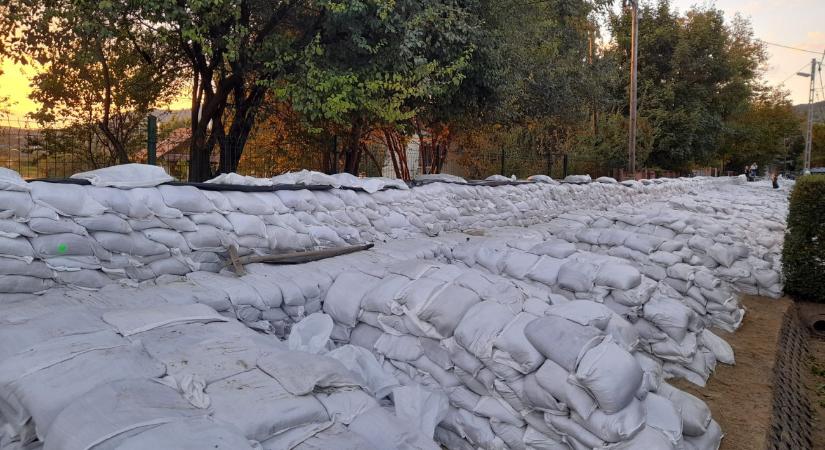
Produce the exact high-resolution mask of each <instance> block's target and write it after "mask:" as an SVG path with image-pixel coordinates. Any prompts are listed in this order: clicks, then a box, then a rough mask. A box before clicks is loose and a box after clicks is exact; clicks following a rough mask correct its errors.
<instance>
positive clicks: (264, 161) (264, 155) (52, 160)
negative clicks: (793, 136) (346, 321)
mask: <svg viewBox="0 0 825 450" xmlns="http://www.w3.org/2000/svg"><path fill="white" fill-rule="evenodd" d="M150 130H151V131H150ZM259 134H260V136H257V137H255V138H250V140H249V141H247V142H246V146H245V148H244V149H243V152H242V156H241V158H240V162H239V163H238V170H237V172H238V173H240V174H242V175H250V176H254V177H261V178H268V177H272V176H274V175H278V174H281V173H284V172H289V171H297V170H301V169H309V170H318V171H324V170H327V171H328V170H329V169H328V166H329V163H328V164H326V165H325V164H324V158H328V157H330V156H329V154H328V153H329V152H324V151H322V149H323V145H325V144H323V143H322V144H320V145H321V148H307V146H306V145H307V144H306V143H304V142H297V141H295V142H292V141H289V140H288V139H283V138H282V137H279V136H269V135H267V130H263V132H260V133H259ZM122 136H123V142H124V143H125V146H126V151H127V154H128V155H129V159H130V160H131V161H134V162H142V163H146V162H148V160H149V157H150V154H151V153H152V152H150V151H149V148H151V147H154V149H155V150H154V154H155V164H157V165H159V166H162V167H163V168H164V169H165V170H166V171H167V172H168V173H169V174H170V175H172V176H173V177H175V178H177V179H179V180H187V179H188V177H189V171H190V161H189V157H190V154H189V150H190V143H191V130H190V128H189V127H188V126H180V127H178V128H169V127H165V128H162V129H161V130H160V131H158V129H157V127H152V126H150V125H149V123H148V121H147V120H146V119H145V118H144V119H143V120H141V121H137V122H136V123H135V124H133V125H132V126H131V128H129V129H128V130H126V132H124V133H123V134H122ZM153 140H154V145H151V144H150V145H147V144H148V143H150V142H152V141H153ZM223 144H224V146H229V147H232V145H231V143H229V142H224V143H223ZM330 145H332V143H330ZM316 147H317V145H316ZM233 148H234V147H233ZM405 151H406V162H407V166H408V167H409V169H410V176H411V177H413V178H414V177H416V176H417V175H419V174H421V173H423V170H422V167H421V160H420V158H421V155H420V152H419V147H418V145H417V140H415V139H413V140H411V142H410V143H408V144H407V145H406V150H405ZM117 163H118V158H117V157H116V152H115V151H114V150H113V149H112V146H111V143H110V142H109V141H108V140H107V139H106V138H105V137H104V136H103V134H102V133H101V131H100V129H99V128H98V127H97V126H95V125H73V126H66V127H42V126H39V124H38V123H36V122H32V121H28V120H13V119H0V166H2V167H7V168H10V169H13V170H15V171H17V172H19V173H20V174H21V175H22V176H23V177H24V178H27V179H34V178H67V177H69V176H70V175H72V174H74V173H78V172H83V171H87V170H93V169H96V168H101V167H106V166H110V165H114V164H117ZM219 163H220V151H219V147H218V146H217V145H216V147H215V150H214V151H213V153H212V157H211V159H210V166H211V168H212V171H213V172H215V171H217V170H218V167H219ZM443 172H445V173H449V174H453V175H458V176H462V177H465V178H468V179H483V178H486V177H488V176H490V175H493V174H501V175H505V176H508V177H509V176H512V175H515V176H516V177H517V178H519V179H523V178H526V177H528V176H530V175H536V174H543V175H550V176H551V177H553V178H563V177H565V176H566V175H568V174H589V175H590V176H592V177H593V178H596V177H599V176H611V177H614V178H617V179H623V178H627V176H626V174H625V173H624V171H623V167H620V166H615V165H611V164H609V163H606V162H604V161H600V160H598V159H594V158H592V157H586V156H583V155H577V154H570V155H565V154H560V153H554V152H552V151H544V152H531V151H528V150H525V149H499V150H491V149H487V150H484V151H479V150H477V149H476V150H473V151H462V149H451V150H450V151H449V152H448V154H447V159H446V161H445V163H444V166H443ZM357 173H358V174H359V175H364V176H370V177H374V176H384V177H388V178H395V177H396V174H395V170H394V168H393V163H392V159H391V157H390V154H389V152H388V151H387V148H386V146H385V145H382V144H381V143H380V142H378V143H376V142H374V141H373V142H371V143H369V144H368V146H367V149H366V150H365V152H364V153H363V154H362V155H361V158H360V163H359V166H358V170H357ZM678 175H681V174H679V173H675V172H663V171H656V172H654V171H652V170H646V169H643V170H641V171H640V172H639V173H637V174H636V178H652V177H656V176H678ZM693 175H724V174H721V173H719V172H718V171H716V170H715V169H711V170H702V169H699V170H698V171H694V173H693Z"/></svg>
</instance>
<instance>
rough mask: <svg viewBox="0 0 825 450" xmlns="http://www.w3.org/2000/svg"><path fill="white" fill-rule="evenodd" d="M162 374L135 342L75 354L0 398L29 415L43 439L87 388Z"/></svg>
mask: <svg viewBox="0 0 825 450" xmlns="http://www.w3.org/2000/svg"><path fill="white" fill-rule="evenodd" d="M164 372H165V368H164V367H163V365H162V364H157V363H156V362H154V361H153V360H152V359H151V358H150V357H149V356H148V355H147V354H146V352H145V351H144V350H143V349H142V348H141V346H140V344H139V343H135V344H131V345H126V346H120V347H115V348H109V349H102V350H94V351H89V352H85V353H81V354H78V355H76V356H75V357H73V358H71V359H69V360H66V361H63V362H60V363H58V364H55V365H52V366H49V367H47V368H43V369H41V370H39V371H37V372H34V373H31V374H29V375H28V376H27V377H25V378H24V379H22V380H19V381H17V382H14V383H13V386H14V389H13V390H12V391H10V392H7V393H6V394H0V396H2V399H3V400H4V401H5V402H6V403H7V404H10V405H20V406H21V410H22V411H23V413H22V417H23V418H25V417H27V416H31V417H32V418H33V419H34V422H35V424H36V427H37V434H38V437H40V438H44V437H45V433H46V431H47V430H49V427H50V426H51V424H52V422H53V420H54V418H55V417H57V415H58V414H59V413H60V411H62V410H63V409H64V408H65V407H66V406H68V405H69V404H71V403H72V402H73V401H75V400H76V399H79V398H80V397H82V396H83V395H84V394H86V393H87V392H89V391H90V390H91V389H93V388H95V387H97V386H101V385H104V384H106V383H109V382H111V381H115V380H120V379H124V378H154V377H160V376H162V375H163V373H164ZM21 423H22V422H21Z"/></svg>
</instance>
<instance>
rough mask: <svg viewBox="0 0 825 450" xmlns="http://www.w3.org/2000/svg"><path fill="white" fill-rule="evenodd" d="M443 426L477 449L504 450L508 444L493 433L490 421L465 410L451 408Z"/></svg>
mask: <svg viewBox="0 0 825 450" xmlns="http://www.w3.org/2000/svg"><path fill="white" fill-rule="evenodd" d="M441 426H443V427H445V428H448V429H450V430H452V431H454V432H455V433H456V434H458V435H459V436H462V437H464V438H466V439H467V440H469V441H470V442H471V443H473V444H474V445H475V446H476V448H478V447H481V448H485V449H488V448H489V449H494V450H504V449H505V448H506V444H505V443H504V441H502V440H501V438H499V437H497V436H496V435H495V433H493V430H492V428H491V427H490V422H489V420H486V419H484V418H482V417H479V416H477V415H475V414H473V413H471V412H470V411H467V410H465V409H458V408H450V410H449V411H448V412H447V416H446V417H445V419H444V421H443V422H442V423H441Z"/></svg>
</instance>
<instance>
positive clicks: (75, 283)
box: [54, 269, 114, 290]
mask: <svg viewBox="0 0 825 450" xmlns="http://www.w3.org/2000/svg"><path fill="white" fill-rule="evenodd" d="M54 279H55V281H57V282H58V283H61V284H65V285H68V286H70V287H76V288H80V289H89V290H97V289H101V288H103V287H104V286H106V285H109V284H112V283H114V281H113V280H112V279H111V278H109V277H108V276H106V275H105V274H104V273H103V272H101V271H99V270H89V269H81V270H59V271H55V273H54Z"/></svg>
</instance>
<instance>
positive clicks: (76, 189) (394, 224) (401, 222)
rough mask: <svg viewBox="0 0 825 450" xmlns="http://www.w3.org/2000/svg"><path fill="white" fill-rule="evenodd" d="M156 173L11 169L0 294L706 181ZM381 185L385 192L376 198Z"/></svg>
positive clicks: (92, 285) (518, 220) (492, 219)
mask: <svg viewBox="0 0 825 450" xmlns="http://www.w3.org/2000/svg"><path fill="white" fill-rule="evenodd" d="M127 169H128V170H127ZM158 170H159V169H158V168H156V167H152V166H141V165H129V166H128V167H124V166H116V167H112V168H106V169H101V170H99V171H93V172H90V173H85V174H82V177H81V178H84V179H87V180H91V182H92V183H94V185H92V186H88V185H77V184H55V183H46V182H32V183H27V182H25V181H24V180H22V178H20V176H19V175H18V174H16V173H15V172H12V171H8V170H6V171H5V172H4V173H3V174H2V179H1V180H0V183H2V189H0V264H2V266H3V267H2V268H3V269H4V270H3V272H2V273H4V274H7V275H4V276H3V278H2V279H0V292H4V293H32V292H39V291H42V290H45V289H48V288H49V287H50V286H52V285H53V284H54V283H59V284H63V285H69V286H76V287H80V288H86V289H99V288H101V287H102V286H105V285H107V284H110V283H112V282H113V281H124V282H132V281H138V282H139V281H143V280H148V279H152V278H156V277H158V276H161V275H183V274H186V273H189V272H192V271H197V270H205V271H211V272H216V271H218V270H219V269H220V268H221V267H222V266H223V261H222V259H221V257H220V255H222V254H223V253H225V252H226V249H227V247H229V246H231V245H235V246H237V247H238V248H239V250H240V252H241V254H248V253H267V254H268V253H272V252H286V251H294V250H305V249H310V248H317V247H329V246H340V245H344V244H352V243H362V242H372V241H385V240H390V239H400V238H406V237H413V236H422V235H430V236H432V235H437V234H438V233H440V232H442V231H445V230H446V231H449V230H462V229H467V228H489V227H497V226H505V225H517V226H522V225H529V224H535V223H540V222H543V221H546V220H548V219H549V218H550V217H551V214H555V213H557V212H558V211H564V210H571V209H575V208H581V207H589V208H608V207H611V206H613V205H616V204H619V203H631V204H641V203H645V202H648V201H651V200H653V199H660V198H663V197H665V196H669V195H673V194H674V193H683V192H686V191H688V190H690V189H691V188H692V187H693V186H695V185H697V184H702V183H711V182H710V181H706V180H704V181H703V180H687V181H686V180H680V181H674V182H671V183H663V184H658V185H651V186H643V187H635V188H627V187H625V186H621V185H610V184H603V183H592V184H587V185H575V184H564V185H551V184H547V183H538V182H537V183H523V184H517V185H504V186H497V187H492V186H474V185H462V184H454V183H441V182H433V183H429V184H426V185H424V186H420V187H416V188H414V189H403V188H404V187H406V185H403V187H402V185H401V184H399V183H392V182H389V181H386V180H376V182H377V183H378V184H375V183H372V184H370V183H369V180H366V181H364V180H360V181H358V183H360V184H358V183H356V184H353V183H352V180H349V184H353V186H354V187H352V188H346V189H344V188H341V189H338V188H336V186H337V185H340V184H341V183H344V184H346V181H347V180H343V181H341V180H339V179H338V178H341V179H343V178H342V177H338V178H335V180H336V181H335V183H332V182H329V183H328V186H329V190H315V189H316V188H317V186H314V187H313V189H312V190H310V189H298V190H294V189H293V188H284V189H282V190H277V191H274V192H241V191H233V190H225V191H214V190H199V189H196V188H194V187H192V186H180V185H169V184H159V183H163V182H165V181H167V180H168V176H166V175H165V174H162V173H158ZM321 175H322V174H317V175H316V174H304V175H303V176H300V177H298V176H295V177H292V178H294V180H293V181H294V182H300V183H310V184H312V183H316V182H317V180H318V179H321V180H322V181H323V180H324V179H325V178H324V177H326V176H324V177H322V176H321ZM287 178H289V177H287ZM292 178H290V179H292ZM327 178H329V177H327ZM307 180H308V181H307ZM229 181H231V180H229ZM287 181H288V180H287ZM272 182H273V180H269V183H270V184H272ZM247 184H248V183H247ZM275 184H278V183H275ZM379 184H380V186H379ZM299 186H300V185H299ZM377 187H380V188H382V189H385V190H380V191H374V190H375V189H376V188H377ZM281 188H283V186H281ZM228 189H232V188H231V187H230V188H228ZM273 189H275V188H273ZM32 261H36V262H37V264H36V265H34V266H31V265H30V264H29V263H31V262H32ZM43 263H45V266H44V265H43Z"/></svg>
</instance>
